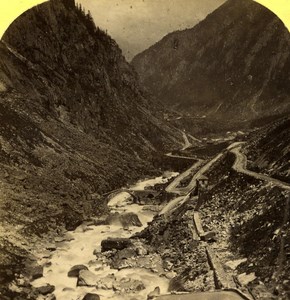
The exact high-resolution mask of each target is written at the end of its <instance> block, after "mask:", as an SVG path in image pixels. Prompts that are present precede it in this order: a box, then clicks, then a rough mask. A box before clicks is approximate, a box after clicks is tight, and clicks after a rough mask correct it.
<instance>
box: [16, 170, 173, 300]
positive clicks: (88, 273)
mask: <svg viewBox="0 0 290 300" xmlns="http://www.w3.org/2000/svg"><path fill="white" fill-rule="evenodd" d="M176 175H177V173H167V174H164V176H161V177H157V178H155V179H153V180H152V179H151V180H146V181H142V182H138V183H137V184H136V185H134V186H132V187H130V188H129V190H127V191H124V192H119V193H117V194H116V195H114V196H113V197H112V198H111V199H110V200H109V202H108V207H109V209H110V215H109V216H108V217H107V218H103V219H95V220H91V221H89V222H86V223H84V224H82V225H81V226H79V227H78V228H77V229H76V230H75V231H73V232H69V233H67V234H66V235H65V236H63V237H62V238H59V240H58V242H57V243H56V244H54V245H51V247H49V248H48V247H46V250H45V251H42V253H41V254H40V255H39V261H38V263H39V265H40V270H39V274H38V276H36V278H35V280H33V281H32V285H33V287H34V288H36V290H37V291H38V293H39V296H38V299H39V300H41V299H46V300H49V299H57V300H68V299H74V300H76V299H78V300H79V299H80V300H82V299H99V298H98V297H100V299H146V298H147V296H148V295H149V294H150V293H151V294H150V295H153V294H154V293H159V292H161V293H166V292H167V290H168V287H169V278H170V274H166V272H164V269H163V265H162V259H161V256H160V255H159V254H157V253H156V252H155V250H154V249H153V248H150V247H146V246H144V245H143V244H142V243H141V242H140V241H139V240H137V239H136V240H134V239H132V240H130V239H129V237H131V236H132V235H134V234H136V233H137V232H140V231H141V230H143V229H144V228H145V227H146V226H147V223H148V222H151V221H152V219H153V217H154V215H155V214H156V212H157V211H158V210H159V206H156V205H152V201H150V203H149V202H148V204H146V203H145V204H144V205H141V204H140V201H139V202H138V201H136V199H137V198H138V197H136V196H135V195H136V194H138V192H139V191H140V192H142V191H144V190H146V189H148V186H149V187H150V186H154V185H157V184H160V185H161V184H165V183H166V182H168V180H169V179H170V178H172V177H173V176H176ZM130 190H132V194H131V193H130ZM133 192H134V195H133ZM141 194H142V193H141ZM136 202H138V203H136ZM141 202H142V203H144V201H141ZM153 204H154V203H153ZM118 250H119V251H118ZM120 250H121V251H120ZM122 250H123V252H122ZM126 258H128V260H127V259H126ZM41 266H43V267H44V268H43V274H42V267H41ZM42 275H43V276H42ZM171 276H172V275H171ZM38 277H39V278H38ZM15 288H16V287H15ZM86 295H87V296H86ZM86 297H87V298H86ZM149 297H150V296H149Z"/></svg>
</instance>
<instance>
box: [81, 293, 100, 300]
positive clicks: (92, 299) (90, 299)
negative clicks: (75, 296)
mask: <svg viewBox="0 0 290 300" xmlns="http://www.w3.org/2000/svg"><path fill="white" fill-rule="evenodd" d="M83 300H100V296H99V295H98V294H92V293H88V294H86V295H85V296H84V298H83Z"/></svg>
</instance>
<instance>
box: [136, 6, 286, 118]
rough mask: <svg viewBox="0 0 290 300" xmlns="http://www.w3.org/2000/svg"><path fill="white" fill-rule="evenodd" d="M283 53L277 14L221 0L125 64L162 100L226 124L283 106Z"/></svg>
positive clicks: (283, 108)
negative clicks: (200, 17)
mask: <svg viewBox="0 0 290 300" xmlns="http://www.w3.org/2000/svg"><path fill="white" fill-rule="evenodd" d="M289 53H290V35H289V32H288V30H287V29H286V28H285V26H284V25H283V23H282V22H281V21H280V20H279V19H278V17H277V16H275V15H274V14H273V13H272V12H270V11H269V10H267V9H266V8H265V7H263V6H261V5H260V4H257V3H255V2H254V1H251V0H228V1H227V2H226V3H225V4H224V5H222V6H221V7H220V8H218V9H217V10H216V11H214V12H213V13H212V14H210V15H209V16H208V17H207V18H206V19H205V20H204V21H202V22H200V23H199V24H198V25H197V26H195V27H194V28H192V29H187V30H183V31H178V32H173V33H171V34H169V35H167V36H166V37H164V38H163V39H162V40H161V41H160V42H158V43H157V44H155V45H153V46H152V47H151V48H149V49H148V50H146V51H144V52H143V53H141V54H139V55H137V56H136V57H135V58H134V59H133V61H132V64H133V66H134V67H135V69H136V70H137V72H138V73H139V75H140V78H141V81H142V82H143V83H144V85H145V86H146V87H147V88H148V90H149V91H151V92H152V93H153V94H154V95H156V96H157V97H158V98H159V99H161V100H162V101H163V102H164V103H165V104H168V105H169V106H171V107H173V108H175V109H178V110H180V111H183V112H190V113H191V114H192V115H194V116H203V115H206V116H208V117H211V118H215V117H216V118H220V119H221V118H224V117H226V118H227V119H228V120H227V122H231V121H236V120H244V119H255V118H257V117H264V116H267V115H278V114H281V113H285V112H289V109H290V97H289V95H290V84H289V83H290V82H289V81H290V79H289V69H290V56H289Z"/></svg>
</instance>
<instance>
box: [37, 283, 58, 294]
mask: <svg viewBox="0 0 290 300" xmlns="http://www.w3.org/2000/svg"><path fill="white" fill-rule="evenodd" d="M54 290H55V286H54V285H50V284H47V285H44V286H41V287H39V288H37V291H38V292H39V293H40V294H41V295H43V296H46V295H48V294H51V293H53V292H54Z"/></svg>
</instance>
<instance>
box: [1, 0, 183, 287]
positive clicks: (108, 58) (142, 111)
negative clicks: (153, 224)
mask: <svg viewBox="0 0 290 300" xmlns="http://www.w3.org/2000/svg"><path fill="white" fill-rule="evenodd" d="M160 115H161V110H160V108H159V107H158V106H157V105H156V104H154V103H151V101H150V100H148V99H147V97H146V95H145V94H144V92H143V91H142V89H140V87H139V84H138V81H137V79H136V74H135V73H134V71H132V69H131V67H130V66H129V65H128V63H127V62H126V61H125V59H124V57H123V56H122V53H121V50H120V49H119V47H118V46H117V44H116V43H115V42H114V41H113V40H112V39H111V38H110V37H109V36H107V35H106V34H105V33H104V32H102V31H101V30H100V29H98V28H96V27H95V25H94V23H93V22H92V20H91V18H90V17H89V16H87V15H85V14H84V13H83V12H82V11H81V10H79V9H78V8H76V7H75V5H74V1H69V0H62V1H61V0H51V1H49V2H47V3H44V4H42V5H39V6H37V7H35V8H33V9H31V10H29V11H27V12H26V13H24V14H23V15H22V16H21V17H19V18H18V19H17V20H16V21H15V22H14V23H13V24H12V25H11V26H10V28H9V29H8V30H7V32H6V33H5V35H4V37H3V41H2V42H0V119H1V123H0V164H1V170H2V171H1V172H0V185H1V189H0V190H1V191H0V193H1V204H0V206H1V209H0V213H1V216H0V219H1V223H0V232H1V234H0V236H1V238H0V270H1V272H0V286H3V284H4V283H5V282H6V281H9V280H10V279H11V276H10V275H13V272H17V270H18V271H20V270H21V268H22V263H21V262H22V259H23V258H24V257H25V256H27V254H28V253H29V252H30V250H31V241H35V239H36V237H37V236H42V235H43V234H46V233H48V232H49V231H51V232H55V231H56V229H57V228H60V227H62V226H64V227H65V228H66V229H72V228H74V227H75V226H77V225H78V224H80V222H81V221H82V220H83V219H84V218H86V217H88V216H90V215H91V214H102V213H103V212H104V210H105V205H104V199H102V196H101V195H102V194H103V193H104V192H106V191H109V190H110V189H113V188H117V187H121V186H122V185H124V184H125V183H127V182H129V181H130V180H133V179H136V178H137V177H140V175H141V176H142V174H147V175H149V174H154V173H155V172H156V170H155V169H154V167H153V166H152V157H153V156H154V155H155V154H156V153H157V152H159V151H160V152H161V151H163V150H165V149H166V148H168V147H170V146H171V145H173V144H176V143H178V142H179V139H181V136H180V137H179V133H176V132H177V131H175V129H174V128H172V127H169V126H167V125H166V124H165V123H164V122H163V121H162V120H161V119H160ZM7 270H8V272H6V271H7ZM11 270H12V272H11Z"/></svg>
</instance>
